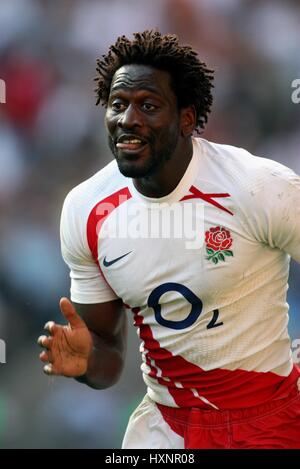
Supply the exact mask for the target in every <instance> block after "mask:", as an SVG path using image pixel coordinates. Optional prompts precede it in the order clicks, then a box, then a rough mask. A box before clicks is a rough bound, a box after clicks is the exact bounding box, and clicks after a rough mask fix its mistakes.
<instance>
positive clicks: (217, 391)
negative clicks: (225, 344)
mask: <svg viewBox="0 0 300 469" xmlns="http://www.w3.org/2000/svg"><path fill="white" fill-rule="evenodd" d="M126 306H127V305H126ZM132 312H133V313H134V325H135V326H136V327H139V330H140V338H141V340H143V342H144V344H145V359H146V363H147V365H148V366H149V367H150V372H149V376H150V377H152V378H154V379H156V380H157V381H158V383H159V384H161V385H163V386H166V387H167V388H168V391H169V393H170V394H171V396H172V397H173V399H174V401H175V403H176V404H177V406H178V407H202V408H206V409H207V408H211V406H213V407H215V408H219V409H237V408H243V407H251V406H255V405H259V404H261V403H264V402H267V401H268V400H271V399H278V398H283V397H284V396H285V395H287V394H288V392H289V391H290V389H291V386H293V384H294V383H295V382H296V380H297V379H298V378H299V376H300V369H299V368H298V367H297V366H296V365H294V367H293V370H292V371H291V373H290V375H289V376H287V377H285V376H280V375H277V374H275V373H272V372H264V373H263V372H257V371H247V370H241V369H237V370H226V369H221V368H216V369H214V370H209V371H205V370H203V369H202V368H200V367H199V366H197V365H195V364H193V363H190V362H188V361H187V360H186V359H185V358H183V357H181V356H179V355H177V356H174V355H173V354H172V353H171V352H170V351H168V350H166V349H164V348H162V347H161V346H160V344H159V342H158V341H157V340H156V339H155V338H154V337H153V333H152V330H151V327H150V326H149V325H147V324H144V322H143V321H144V318H143V316H142V315H141V314H140V308H133V309H132ZM193 391H194V392H193ZM195 394H198V396H199V397H197V395H195ZM205 400H207V401H209V403H205ZM209 404H210V405H209Z"/></svg>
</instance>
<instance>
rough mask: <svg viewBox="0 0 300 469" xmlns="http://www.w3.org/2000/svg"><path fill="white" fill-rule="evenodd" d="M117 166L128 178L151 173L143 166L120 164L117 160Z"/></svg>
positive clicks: (136, 177) (140, 176)
mask: <svg viewBox="0 0 300 469" xmlns="http://www.w3.org/2000/svg"><path fill="white" fill-rule="evenodd" d="M118 167H119V171H120V173H121V174H123V176H125V177H128V178H135V179H138V178H143V177H146V176H149V174H151V172H150V173H149V170H147V168H144V167H137V166H134V165H127V164H120V163H119V162H118Z"/></svg>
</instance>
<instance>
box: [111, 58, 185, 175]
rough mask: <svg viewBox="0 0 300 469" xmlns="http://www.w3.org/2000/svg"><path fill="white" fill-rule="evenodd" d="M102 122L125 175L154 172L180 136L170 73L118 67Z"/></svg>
mask: <svg viewBox="0 0 300 469" xmlns="http://www.w3.org/2000/svg"><path fill="white" fill-rule="evenodd" d="M105 125H106V129H107V132H108V141H109V146H110V149H111V151H112V152H113V154H114V156H115V158H116V160H117V163H118V166H119V170H120V172H121V173H122V174H124V176H127V177H132V178H141V177H147V176H150V175H152V174H154V173H156V172H157V171H158V170H159V169H160V168H162V167H163V166H164V164H165V163H166V161H168V160H170V159H171V158H172V156H173V154H174V152H175V150H176V147H177V144H178V140H179V138H180V117H179V111H178V108H177V99H176V96H175V94H174V92H173V90H172V88H171V84H170V75H169V73H168V72H165V71H162V70H157V69H154V68H152V67H150V66H144V65H125V66H123V67H121V68H120V69H118V70H117V72H116V73H115V75H114V78H113V81H112V85H111V89H110V95H109V101H108V107H107V111H106V116H105Z"/></svg>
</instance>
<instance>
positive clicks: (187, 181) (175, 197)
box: [128, 138, 201, 205]
mask: <svg viewBox="0 0 300 469" xmlns="http://www.w3.org/2000/svg"><path fill="white" fill-rule="evenodd" d="M192 140H193V156H192V159H191V161H190V162H189V165H188V167H187V169H186V171H185V173H184V175H183V176H182V178H181V180H180V181H179V183H178V185H177V186H176V187H175V189H174V190H173V191H172V192H170V194H167V195H165V196H164V197H159V198H155V197H146V196H145V195H143V194H141V193H140V192H139V191H138V190H137V189H136V188H135V186H134V184H133V180H132V179H130V180H129V184H128V187H129V190H130V192H131V194H132V196H133V197H134V198H136V199H139V200H140V201H141V202H142V203H144V204H145V205H148V204H161V203H169V204H170V203H175V202H179V200H181V199H182V197H184V196H185V195H186V194H187V193H188V192H189V188H190V187H191V186H192V185H193V183H194V181H195V179H196V177H197V173H198V166H199V161H200V155H201V141H200V140H201V139H199V138H193V139H192Z"/></svg>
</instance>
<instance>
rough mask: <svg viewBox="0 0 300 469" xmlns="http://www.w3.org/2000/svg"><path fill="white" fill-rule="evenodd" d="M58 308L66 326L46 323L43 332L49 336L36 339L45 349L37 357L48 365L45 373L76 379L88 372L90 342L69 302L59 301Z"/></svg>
mask: <svg viewBox="0 0 300 469" xmlns="http://www.w3.org/2000/svg"><path fill="white" fill-rule="evenodd" d="M60 309H61V312H62V313H63V315H64V316H65V318H66V319H67V320H68V321H69V324H68V325H67V326H61V325H59V324H55V323H54V322H53V321H50V322H47V324H46V325H45V329H46V330H47V331H49V333H50V335H49V336H46V335H42V336H40V337H39V338H38V344H39V345H40V346H41V347H44V348H45V349H46V350H44V351H43V352H42V353H41V354H40V359H41V361H42V362H48V364H47V365H45V366H44V372H45V373H46V374H48V375H63V376H69V377H73V378H75V377H78V376H81V375H84V374H85V373H86V371H87V367H88V359H89V356H90V353H91V352H92V349H93V339H92V336H91V334H90V332H89V330H88V328H87V326H86V324H85V322H84V321H83V320H82V319H81V317H80V316H79V315H78V314H77V312H76V310H75V308H74V306H73V305H72V303H71V301H69V300H68V299H67V298H61V300H60Z"/></svg>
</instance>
